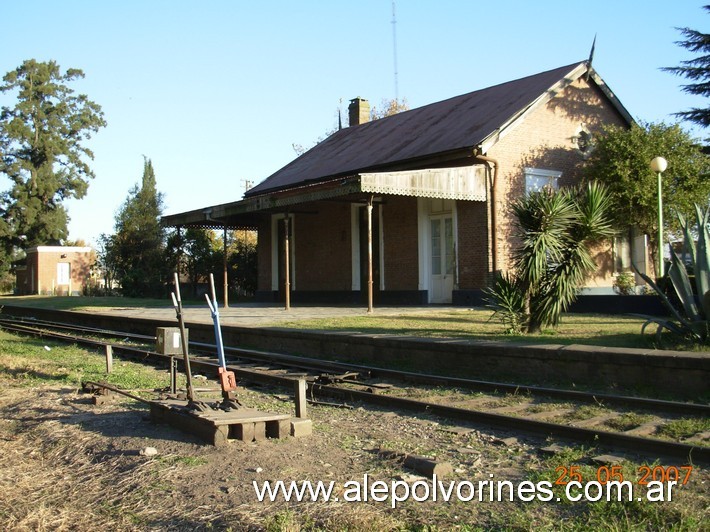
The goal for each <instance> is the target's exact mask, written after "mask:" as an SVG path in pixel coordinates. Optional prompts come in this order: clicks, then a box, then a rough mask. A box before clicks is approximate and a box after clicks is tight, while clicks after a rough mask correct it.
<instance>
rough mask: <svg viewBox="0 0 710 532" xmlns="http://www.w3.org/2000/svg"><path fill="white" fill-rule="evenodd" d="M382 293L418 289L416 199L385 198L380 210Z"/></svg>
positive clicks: (401, 197)
mask: <svg viewBox="0 0 710 532" xmlns="http://www.w3.org/2000/svg"><path fill="white" fill-rule="evenodd" d="M382 220H383V229H384V234H383V237H384V251H385V253H384V270H385V271H384V277H385V289H386V290H416V289H417V288H418V286H419V258H418V257H419V253H418V237H417V234H418V225H417V198H410V197H403V196H389V197H388V198H387V201H386V203H385V205H384V206H383V208H382Z"/></svg>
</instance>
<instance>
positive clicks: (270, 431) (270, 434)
mask: <svg viewBox="0 0 710 532" xmlns="http://www.w3.org/2000/svg"><path fill="white" fill-rule="evenodd" d="M290 435H291V421H290V420H288V419H280V420H277V421H267V422H266V437H267V438H286V437H288V436H290Z"/></svg>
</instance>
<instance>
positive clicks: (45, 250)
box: [25, 246, 93, 253]
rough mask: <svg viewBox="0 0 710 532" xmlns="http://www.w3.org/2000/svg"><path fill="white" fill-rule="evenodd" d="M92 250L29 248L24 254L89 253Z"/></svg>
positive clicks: (69, 247)
mask: <svg viewBox="0 0 710 532" xmlns="http://www.w3.org/2000/svg"><path fill="white" fill-rule="evenodd" d="M92 250H93V248H91V247H89V246H83V247H82V246H35V247H31V248H29V249H28V250H27V251H26V252H25V253H30V252H39V253H89V252H90V251H92Z"/></svg>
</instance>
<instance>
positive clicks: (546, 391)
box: [0, 318, 710, 416]
mask: <svg viewBox="0 0 710 532" xmlns="http://www.w3.org/2000/svg"><path fill="white" fill-rule="evenodd" d="M3 321H6V320H5V319H3V318H0V323H2V322H3ZM37 321H38V322H40V323H44V324H46V325H47V326H54V323H55V322H48V321H41V320H37ZM23 323H25V322H24V321H23ZM32 323H34V320H32ZM57 325H58V326H61V327H63V328H66V329H70V330H71V329H73V328H76V329H78V330H86V331H95V332H96V333H99V334H105V335H110V336H116V337H133V338H137V339H144V340H153V339H154V338H155V337H154V336H147V335H136V334H132V333H126V332H123V331H111V330H107V329H94V328H89V327H75V326H73V325H71V324H63V323H58V324H57ZM189 345H190V346H193V347H198V348H202V349H216V346H215V345H214V344H210V343H204V342H194V341H191V342H189ZM224 351H225V353H229V354H230V355H233V356H237V357H238V358H241V359H248V360H257V361H260V362H268V363H271V364H274V363H276V364H278V363H282V364H283V365H284V366H296V367H298V368H301V369H307V370H311V371H323V372H338V371H355V372H358V373H360V374H361V375H362V376H363V377H369V378H385V379H387V378H389V379H396V380H404V381H409V382H413V383H417V384H431V385H441V386H452V387H459V388H465V389H472V390H481V391H491V392H507V393H512V394H528V395H542V396H547V397H550V398H557V399H568V400H573V401H580V402H587V403H590V404H599V405H602V404H604V405H616V406H628V407H634V408H643V409H648V410H656V409H661V410H663V411H665V412H673V413H681V414H695V415H705V416H710V404H702V403H687V402H680V401H669V400H663V399H651V398H646V397H634V396H628V395H614V394H606V393H596V392H584V391H579V390H564V389H559V388H549V387H542V386H530V385H521V384H511V383H503V382H497V381H486V380H478V379H464V378H459V377H448V376H443V375H432V374H425V373H416V372H411V371H403V370H394V369H388V368H381V367H377V366H368V365H362V364H352V363H347V362H337V361H329V360H323V359H317V358H312V357H301V356H295V355H287V354H284V353H276V352H273V351H263V350H257V349H247V348H242V347H228V346H225V347H224ZM363 384H364V383H363Z"/></svg>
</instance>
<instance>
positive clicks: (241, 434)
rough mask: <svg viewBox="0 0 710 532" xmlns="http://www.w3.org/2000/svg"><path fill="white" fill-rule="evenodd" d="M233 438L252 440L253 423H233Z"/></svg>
mask: <svg viewBox="0 0 710 532" xmlns="http://www.w3.org/2000/svg"><path fill="white" fill-rule="evenodd" d="M232 430H233V432H234V438H235V439H237V440H239V441H245V442H251V441H254V423H248V422H247V423H240V424H238V425H233V426H232Z"/></svg>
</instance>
